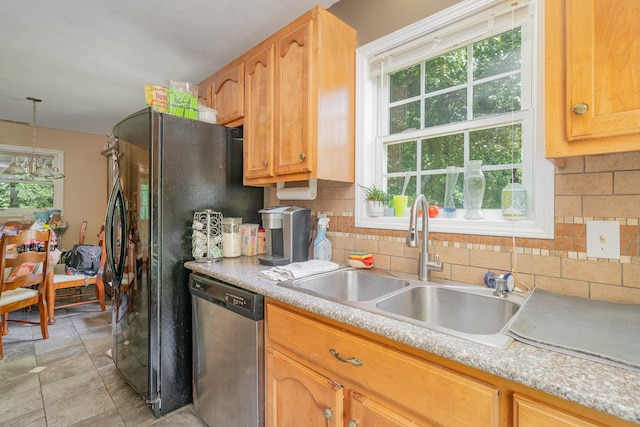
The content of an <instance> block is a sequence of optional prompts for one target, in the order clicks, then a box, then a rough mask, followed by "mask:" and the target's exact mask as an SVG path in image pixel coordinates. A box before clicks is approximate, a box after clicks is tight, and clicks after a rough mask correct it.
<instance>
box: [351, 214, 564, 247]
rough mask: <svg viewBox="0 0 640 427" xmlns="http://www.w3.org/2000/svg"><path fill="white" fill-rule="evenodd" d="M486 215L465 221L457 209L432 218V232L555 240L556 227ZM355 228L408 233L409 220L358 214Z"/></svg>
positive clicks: (430, 220)
mask: <svg viewBox="0 0 640 427" xmlns="http://www.w3.org/2000/svg"><path fill="white" fill-rule="evenodd" d="M358 207H359V206H358ZM358 207H357V208H358ZM357 208H356V209H357ZM362 208H364V206H363V207H362ZM483 213H485V216H486V218H485V219H480V220H468V219H464V210H463V209H458V211H457V214H458V216H457V217H456V218H443V217H442V216H438V217H436V218H429V231H430V232H435V233H451V234H473V235H483V236H504V237H526V238H534V239H553V224H540V223H539V222H536V221H533V220H529V219H519V220H507V219H504V218H502V217H501V216H500V214H499V211H497V210H496V211H493V210H483ZM440 215H442V214H440ZM421 221H422V219H421V218H420V219H419V221H418V227H421ZM356 227H362V228H379V229H385V230H408V228H409V217H408V216H405V217H385V216H382V217H370V216H368V215H366V214H364V213H363V212H360V213H358V214H357V215H356Z"/></svg>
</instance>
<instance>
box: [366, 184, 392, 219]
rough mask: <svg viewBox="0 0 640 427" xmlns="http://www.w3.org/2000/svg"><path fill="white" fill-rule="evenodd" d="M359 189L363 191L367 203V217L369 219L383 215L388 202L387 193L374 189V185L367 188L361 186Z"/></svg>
mask: <svg viewBox="0 0 640 427" xmlns="http://www.w3.org/2000/svg"><path fill="white" fill-rule="evenodd" d="M360 188H362V189H363V190H364V198H365V200H366V201H367V215H369V216H371V217H377V216H382V215H384V208H385V207H386V206H387V203H388V201H389V198H388V196H387V193H385V192H384V191H382V190H381V189H379V188H378V187H376V185H375V184H373V185H371V186H369V187H364V186H362V185H361V186H360Z"/></svg>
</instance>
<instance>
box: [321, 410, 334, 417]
mask: <svg viewBox="0 0 640 427" xmlns="http://www.w3.org/2000/svg"><path fill="white" fill-rule="evenodd" d="M322 414H323V415H324V417H325V418H326V419H328V420H329V419H331V417H333V409H331V408H327V409H325V410H324V411H322Z"/></svg>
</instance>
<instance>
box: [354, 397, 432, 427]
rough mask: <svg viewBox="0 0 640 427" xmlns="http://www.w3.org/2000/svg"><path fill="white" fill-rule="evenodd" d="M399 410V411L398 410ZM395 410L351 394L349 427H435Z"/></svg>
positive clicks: (370, 399)
mask: <svg viewBox="0 0 640 427" xmlns="http://www.w3.org/2000/svg"><path fill="white" fill-rule="evenodd" d="M396 410H397V409H396ZM396 410H394V408H392V407H390V406H389V405H385V404H383V403H381V402H380V401H379V400H376V399H375V398H371V397H370V396H367V395H365V394H361V393H359V392H357V391H352V392H351V393H349V421H348V423H347V426H348V427H364V426H376V427H415V426H433V427H436V424H432V423H430V422H428V421H423V420H416V419H415V418H414V419H411V418H408V417H405V416H402V415H400V414H399V413H398V412H396Z"/></svg>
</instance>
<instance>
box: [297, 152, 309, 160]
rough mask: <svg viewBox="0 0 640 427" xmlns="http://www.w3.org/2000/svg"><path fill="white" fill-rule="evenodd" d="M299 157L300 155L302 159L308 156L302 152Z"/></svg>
mask: <svg viewBox="0 0 640 427" xmlns="http://www.w3.org/2000/svg"><path fill="white" fill-rule="evenodd" d="M298 157H300V160H304V159H306V158H307V156H305V155H304V153H302V154H300V156H298Z"/></svg>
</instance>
